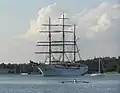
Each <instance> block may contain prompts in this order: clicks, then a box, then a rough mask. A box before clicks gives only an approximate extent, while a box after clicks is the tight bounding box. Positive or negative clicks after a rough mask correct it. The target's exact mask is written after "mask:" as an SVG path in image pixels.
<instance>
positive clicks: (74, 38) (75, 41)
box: [74, 25, 76, 62]
mask: <svg viewBox="0 0 120 93" xmlns="http://www.w3.org/2000/svg"><path fill="white" fill-rule="evenodd" d="M74 62H76V35H75V25H74Z"/></svg>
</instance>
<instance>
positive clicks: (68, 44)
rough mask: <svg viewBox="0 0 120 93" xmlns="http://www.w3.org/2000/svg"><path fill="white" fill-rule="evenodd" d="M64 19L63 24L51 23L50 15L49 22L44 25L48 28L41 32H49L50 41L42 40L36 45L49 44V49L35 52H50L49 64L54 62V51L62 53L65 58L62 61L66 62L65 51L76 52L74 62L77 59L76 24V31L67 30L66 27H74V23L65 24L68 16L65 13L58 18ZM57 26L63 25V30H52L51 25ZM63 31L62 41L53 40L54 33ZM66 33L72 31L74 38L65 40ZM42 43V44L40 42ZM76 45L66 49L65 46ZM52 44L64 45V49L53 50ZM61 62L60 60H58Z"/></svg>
mask: <svg viewBox="0 0 120 93" xmlns="http://www.w3.org/2000/svg"><path fill="white" fill-rule="evenodd" d="M58 19H60V20H62V24H51V18H50V17H49V20H48V24H43V25H42V26H47V27H48V30H44V31H40V33H48V37H49V40H48V41H40V42H37V43H38V44H37V45H36V46H44V47H45V46H47V47H49V51H40V52H35V53H36V54H49V64H51V63H52V62H54V61H53V60H52V59H51V57H52V54H53V53H62V56H63V59H62V62H65V53H74V62H75V61H76V52H77V51H76V34H75V25H74V31H71V30H65V27H73V25H69V24H65V19H69V18H66V17H65V15H64V13H63V15H62V17H61V18H58ZM52 26H53V27H54V26H55V27H56V26H60V27H62V30H55V31H54V30H51V27H52ZM61 32H62V41H61V40H51V39H52V38H51V37H52V33H58V34H60V33H61ZM65 33H72V34H74V35H73V36H74V40H65ZM39 43H40V44H39ZM71 45H72V46H74V50H65V46H71ZM52 46H56V47H57V46H62V48H63V49H62V51H61V50H56V51H53V50H52ZM55 62H57V61H55ZM58 62H60V60H58Z"/></svg>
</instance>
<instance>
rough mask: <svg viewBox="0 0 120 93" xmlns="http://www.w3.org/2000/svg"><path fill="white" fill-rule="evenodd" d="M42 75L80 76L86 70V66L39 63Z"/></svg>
mask: <svg viewBox="0 0 120 93" xmlns="http://www.w3.org/2000/svg"><path fill="white" fill-rule="evenodd" d="M38 69H39V70H40V72H41V73H42V75H43V76H82V75H84V74H85V73H86V72H87V71H88V67H87V66H82V67H75V66H71V67H63V66H60V65H58V66H56V65H47V64H40V66H39V67H38Z"/></svg>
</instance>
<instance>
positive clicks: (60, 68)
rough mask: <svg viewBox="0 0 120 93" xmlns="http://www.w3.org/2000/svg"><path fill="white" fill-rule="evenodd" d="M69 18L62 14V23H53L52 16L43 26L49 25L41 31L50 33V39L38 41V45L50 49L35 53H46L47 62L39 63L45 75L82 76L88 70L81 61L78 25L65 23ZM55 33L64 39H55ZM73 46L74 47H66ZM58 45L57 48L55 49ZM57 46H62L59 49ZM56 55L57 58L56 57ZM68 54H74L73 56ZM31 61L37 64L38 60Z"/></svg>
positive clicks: (40, 69) (39, 67) (60, 19)
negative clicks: (54, 28)
mask: <svg viewBox="0 0 120 93" xmlns="http://www.w3.org/2000/svg"><path fill="white" fill-rule="evenodd" d="M67 19H69V18H67V17H65V15H64V14H62V17H61V18H58V20H59V21H61V22H62V23H59V24H52V23H51V18H50V17H49V19H48V24H43V25H42V26H45V27H47V28H48V29H47V30H45V31H40V33H44V34H46V35H48V40H46V41H39V42H37V45H36V46H39V47H41V46H42V47H47V48H48V51H46V50H44V51H38V52H35V54H40V55H43V54H44V55H46V57H47V63H46V60H45V62H41V63H39V65H37V67H38V69H39V71H40V72H41V73H42V75H43V76H82V75H84V74H85V73H86V72H87V71H88V66H86V65H84V63H81V58H80V53H79V52H80V51H79V49H78V46H77V39H76V33H75V28H76V25H75V24H73V25H71V24H65V20H67ZM52 27H57V28H61V29H60V30H52ZM65 28H72V30H66V29H65ZM53 34H54V35H56V34H57V35H58V36H61V37H62V39H55V40H54V39H53V38H54V37H52V36H53ZM69 35H70V36H72V37H71V39H70V38H69V40H66V37H68V36H69ZM69 46H71V47H72V49H69V50H68V49H66V48H67V47H69ZM53 47H56V49H57V50H55V48H53ZM57 47H60V49H58V48H57ZM56 55H58V56H57V58H56V57H55V56H56ZM68 55H72V56H71V57H70V56H68ZM30 62H31V63H34V64H36V62H34V61H32V60H30Z"/></svg>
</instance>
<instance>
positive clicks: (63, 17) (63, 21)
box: [58, 13, 69, 62]
mask: <svg viewBox="0 0 120 93" xmlns="http://www.w3.org/2000/svg"><path fill="white" fill-rule="evenodd" d="M58 19H62V24H63V28H62V32H63V62H64V61H65V32H64V30H65V19H69V18H65V16H64V13H63V15H62V18H58Z"/></svg>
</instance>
